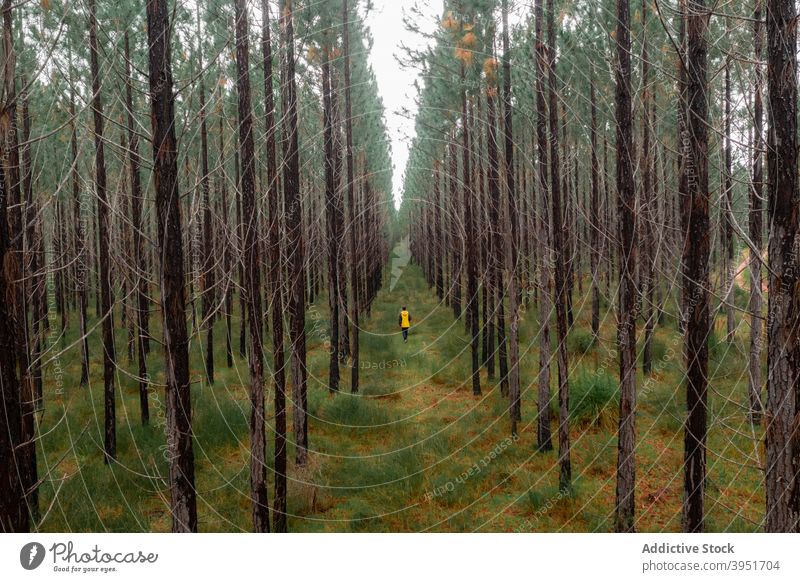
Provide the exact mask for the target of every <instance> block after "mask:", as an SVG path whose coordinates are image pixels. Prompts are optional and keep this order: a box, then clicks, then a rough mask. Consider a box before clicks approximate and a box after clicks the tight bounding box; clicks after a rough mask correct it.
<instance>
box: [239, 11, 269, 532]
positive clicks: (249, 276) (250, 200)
mask: <svg viewBox="0 0 800 582" xmlns="http://www.w3.org/2000/svg"><path fill="white" fill-rule="evenodd" d="M234 8H235V15H236V90H237V94H238V97H239V144H240V147H241V164H242V174H241V175H242V218H243V219H244V220H245V222H244V226H243V227H244V263H245V289H244V291H245V293H246V295H247V323H248V327H249V332H250V349H249V350H248V356H249V358H248V361H249V365H250V499H251V501H252V502H253V508H252V517H253V530H254V531H255V532H256V533H262V532H267V531H269V500H268V499H267V468H266V464H265V459H266V435H265V433H264V418H265V417H264V361H263V343H262V341H261V314H262V312H261V276H260V274H261V271H260V269H259V256H258V255H259V252H258V251H259V245H258V236H257V230H258V207H257V206H256V160H255V139H254V136H253V112H252V107H251V105H250V43H249V40H248V36H247V35H248V31H247V28H248V26H247V3H246V0H235V4H234Z"/></svg>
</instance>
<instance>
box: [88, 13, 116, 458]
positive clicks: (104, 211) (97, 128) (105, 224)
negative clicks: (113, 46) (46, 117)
mask: <svg viewBox="0 0 800 582" xmlns="http://www.w3.org/2000/svg"><path fill="white" fill-rule="evenodd" d="M89 47H90V52H89V54H90V57H91V58H90V65H91V72H92V113H93V114H94V145H95V159H94V162H95V189H96V194H97V237H98V240H99V248H98V263H99V267H100V269H99V277H100V317H101V318H102V328H103V386H104V394H105V398H104V401H105V433H104V452H105V462H106V463H109V462H111V460H112V459H116V457H117V420H116V402H115V400H116V389H115V386H114V373H115V372H116V363H115V362H116V355H115V352H114V317H113V316H114V304H113V295H112V291H111V266H110V264H109V246H110V233H109V226H110V219H109V203H108V193H107V192H106V160H105V148H104V144H103V121H104V116H103V99H102V96H101V94H100V62H99V61H100V56H99V52H98V49H97V10H96V6H95V0H89Z"/></svg>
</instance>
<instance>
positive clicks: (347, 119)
mask: <svg viewBox="0 0 800 582" xmlns="http://www.w3.org/2000/svg"><path fill="white" fill-rule="evenodd" d="M349 19H350V13H349V11H348V8H347V0H342V50H343V51H344V54H343V59H344V61H343V62H344V124H345V130H344V132H345V163H346V165H347V178H346V180H347V210H348V221H347V222H348V225H349V231H350V286H351V290H352V297H351V300H350V309H351V311H350V324H351V332H350V341H351V343H352V348H351V350H350V356H351V359H352V363H351V365H350V391H351V392H353V393H354V394H355V393H356V392H358V366H359V363H358V360H359V347H358V332H359V325H358V308H359V305H360V301H359V297H358V260H357V257H358V251H357V248H356V245H357V238H356V214H355V192H354V187H355V184H354V181H355V169H354V166H353V164H354V162H353V103H352V96H351V79H350V24H349V22H350V20H349Z"/></svg>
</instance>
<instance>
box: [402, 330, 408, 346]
mask: <svg viewBox="0 0 800 582" xmlns="http://www.w3.org/2000/svg"><path fill="white" fill-rule="evenodd" d="M402 330H403V341H404V342H405V341H408V328H407V327H404V328H402Z"/></svg>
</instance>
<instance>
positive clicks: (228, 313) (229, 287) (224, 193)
mask: <svg viewBox="0 0 800 582" xmlns="http://www.w3.org/2000/svg"><path fill="white" fill-rule="evenodd" d="M219 99H220V100H222V99H223V97H222V92H221V91H220V93H219ZM223 115H224V111H223V108H222V107H220V115H219V159H220V162H219V176H218V177H217V183H218V184H219V187H218V189H219V193H220V196H221V198H222V200H221V205H222V223H223V225H224V229H223V234H224V240H223V248H222V270H223V272H224V274H225V359H226V364H227V365H228V368H232V367H233V325H232V321H231V319H232V317H233V265H232V264H231V246H232V242H231V241H232V238H233V237H232V235H231V232H230V221H229V219H228V184H227V182H228V176H227V174H226V173H225V129H224V127H223V124H222V118H223Z"/></svg>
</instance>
